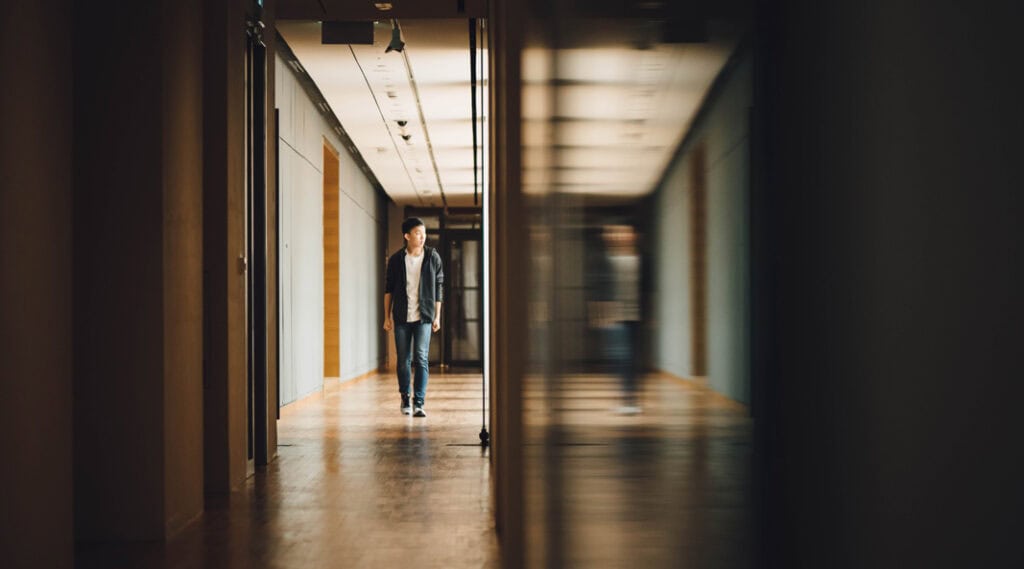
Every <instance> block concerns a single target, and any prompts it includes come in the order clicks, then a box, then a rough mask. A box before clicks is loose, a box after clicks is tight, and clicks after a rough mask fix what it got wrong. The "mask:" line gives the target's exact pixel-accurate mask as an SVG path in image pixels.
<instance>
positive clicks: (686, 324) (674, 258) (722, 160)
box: [654, 55, 753, 403]
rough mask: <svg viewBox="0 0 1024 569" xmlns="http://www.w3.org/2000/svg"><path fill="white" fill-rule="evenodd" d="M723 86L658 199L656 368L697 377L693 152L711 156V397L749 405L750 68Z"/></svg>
mask: <svg viewBox="0 0 1024 569" xmlns="http://www.w3.org/2000/svg"><path fill="white" fill-rule="evenodd" d="M726 73H727V76H726V77H725V83H724V84H723V86H722V88H721V89H720V90H718V92H717V94H716V95H715V96H714V98H713V100H710V101H708V102H707V103H706V104H708V105H710V107H709V108H707V109H705V113H704V114H703V116H702V117H701V118H700V119H699V120H698V122H697V123H696V124H695V125H694V127H693V132H692V133H691V136H690V137H689V140H688V142H687V146H686V147H685V148H683V149H682V150H683V151H682V152H681V153H680V154H679V156H678V157H677V158H676V160H675V161H674V162H673V163H672V164H671V165H670V166H669V172H668V176H667V178H666V181H665V183H664V184H663V185H662V187H661V188H660V189H659V191H658V195H657V208H656V211H657V212H658V213H657V216H658V217H657V220H656V223H657V235H656V236H657V239H656V243H657V244H658V247H659V248H658V250H657V251H656V253H655V255H656V262H655V269H656V271H657V273H656V277H655V278H656V281H655V287H656V293H655V311H654V313H655V324H654V342H655V345H654V348H655V352H654V364H655V367H658V368H660V369H662V370H665V371H667V372H669V373H672V374H674V375H677V376H680V377H691V376H692V375H693V353H692V337H693V330H692V316H691V311H692V306H691V296H690V295H691V290H690V289H691V286H690V259H689V254H690V238H691V235H690V207H691V199H692V193H691V191H692V190H691V188H690V183H691V179H692V176H691V172H690V165H691V152H692V150H693V148H695V147H696V146H697V145H699V144H704V145H705V148H706V157H705V159H706V168H707V174H706V175H707V178H706V182H707V188H706V191H707V194H706V199H707V202H706V208H707V210H706V214H707V217H706V228H707V252H706V254H707V312H706V318H707V327H708V329H707V366H708V367H707V375H708V381H709V383H710V385H711V387H712V388H713V389H715V390H716V391H719V392H721V393H723V394H725V395H727V396H729V397H731V398H733V399H735V400H737V401H741V402H744V403H748V402H749V401H750V363H749V361H750V342H749V339H748V338H749V329H750V314H749V312H750V302H749V294H748V291H749V288H750V274H749V269H748V258H749V231H748V224H749V216H748V212H747V210H748V193H749V180H750V165H749V142H748V141H749V135H750V132H749V119H748V117H749V108H750V105H751V101H752V75H753V69H752V62H751V59H750V57H749V55H748V56H747V57H744V58H743V59H741V60H740V61H739V62H737V65H735V66H734V67H732V68H731V70H727V71H726Z"/></svg>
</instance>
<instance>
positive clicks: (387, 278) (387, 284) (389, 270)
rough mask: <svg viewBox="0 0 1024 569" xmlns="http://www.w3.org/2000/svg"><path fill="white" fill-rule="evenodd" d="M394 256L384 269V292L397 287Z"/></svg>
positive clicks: (389, 259)
mask: <svg viewBox="0 0 1024 569" xmlns="http://www.w3.org/2000/svg"><path fill="white" fill-rule="evenodd" d="M392 260H393V258H388V262H387V265H386V268H385V269H384V294H387V293H389V292H391V291H392V290H394V287H395V275H394V272H395V271H394V270H393V267H392V266H391V265H392Z"/></svg>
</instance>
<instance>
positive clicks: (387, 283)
mask: <svg viewBox="0 0 1024 569" xmlns="http://www.w3.org/2000/svg"><path fill="white" fill-rule="evenodd" d="M389 292H390V293H391V314H392V318H394V322H395V324H405V323H406V322H407V321H408V315H409V295H408V294H406V292H405V247H402V248H401V249H400V250H399V251H397V252H395V254H394V255H391V258H390V259H388V268H387V272H386V274H385V276H384V293H385V294H387V293H389ZM443 300H444V270H443V269H442V268H441V255H440V254H438V252H437V250H436V249H434V248H433V247H426V246H424V247H423V265H422V267H421V269H420V322H433V321H434V313H435V308H434V303H435V302H441V301H443Z"/></svg>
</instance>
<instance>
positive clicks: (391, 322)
mask: <svg viewBox="0 0 1024 569" xmlns="http://www.w3.org/2000/svg"><path fill="white" fill-rule="evenodd" d="M394 327H395V321H394V320H392V319H391V317H388V318H385V319H384V329H385V330H387V331H388V332H390V331H391V329H392V328H394Z"/></svg>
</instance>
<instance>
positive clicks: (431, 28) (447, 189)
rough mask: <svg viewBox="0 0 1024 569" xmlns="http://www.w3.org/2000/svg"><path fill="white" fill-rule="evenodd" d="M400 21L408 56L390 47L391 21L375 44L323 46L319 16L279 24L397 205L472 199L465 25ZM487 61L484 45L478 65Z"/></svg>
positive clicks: (482, 103) (378, 31)
mask: <svg viewBox="0 0 1024 569" xmlns="http://www.w3.org/2000/svg"><path fill="white" fill-rule="evenodd" d="M399 24H400V27H401V30H402V37H403V39H404V41H405V43H406V47H405V50H404V52H403V53H398V52H394V51H393V52H391V53H385V52H384V50H385V47H386V46H387V45H388V42H389V41H390V40H391V24H390V22H387V21H382V22H380V23H378V24H376V25H375V26H374V28H375V32H374V43H373V45H351V46H350V45H322V44H321V43H320V24H319V23H318V22H278V24H277V29H278V31H279V32H280V33H281V36H282V37H284V39H285V41H286V42H287V43H288V45H289V46H290V47H291V49H292V51H293V52H294V53H295V55H296V57H298V59H299V62H300V63H301V64H302V67H304V68H305V70H306V72H307V73H308V74H309V76H310V77H311V78H312V79H313V81H314V82H315V83H316V84H317V87H319V89H320V91H321V92H322V93H323V95H324V98H325V99H326V100H327V103H328V104H329V105H330V106H331V108H332V109H333V111H334V113H335V115H337V117H338V120H339V121H340V122H341V124H342V126H343V127H344V128H345V131H346V132H347V133H348V135H349V137H350V138H351V139H352V142H353V144H355V146H356V148H357V149H358V150H359V152H360V154H362V156H363V158H364V159H365V160H366V163H367V165H368V166H369V167H370V169H371V170H373V173H374V175H375V176H376V177H377V179H378V180H379V181H380V183H381V185H382V186H383V187H384V190H385V191H386V192H387V193H388V195H389V196H391V198H392V199H393V200H395V202H396V203H398V204H401V205H417V206H435V207H440V206H442V205H448V206H464V205H473V194H474V180H473V178H474V176H473V172H474V170H473V134H474V132H473V131H474V123H473V120H472V101H473V97H472V91H471V88H470V51H469V27H468V24H467V21H466V20H464V19H431V20H402V21H399ZM485 59H486V51H481V50H480V49H479V43H478V50H477V64H478V66H479V64H480V62H481V61H484V60H485ZM485 67H486V66H485ZM477 77H478V88H477V122H476V123H475V124H476V135H477V148H478V154H477V164H478V165H480V164H482V160H483V157H484V156H486V152H487V149H486V147H485V146H484V144H483V142H484V141H483V138H484V137H483V132H482V131H481V130H480V128H481V124H482V121H483V120H484V112H483V109H485V108H486V104H487V101H486V99H483V100H481V96H482V95H483V94H484V89H482V88H481V87H480V86H485V85H486V68H484V69H480V68H479V67H478V69H477ZM402 123H404V125H403V124H402ZM478 178H479V174H478ZM481 181H482V180H478V184H479V183H480V182H481ZM442 196H443V197H442Z"/></svg>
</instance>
